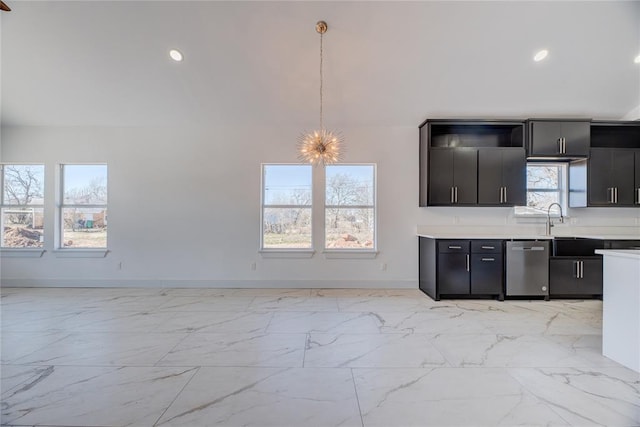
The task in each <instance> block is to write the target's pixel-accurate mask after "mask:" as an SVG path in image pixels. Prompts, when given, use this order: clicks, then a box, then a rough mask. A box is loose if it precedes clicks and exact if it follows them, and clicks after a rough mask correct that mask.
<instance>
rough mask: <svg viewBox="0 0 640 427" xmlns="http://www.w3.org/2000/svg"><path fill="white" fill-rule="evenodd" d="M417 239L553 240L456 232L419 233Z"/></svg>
mask: <svg viewBox="0 0 640 427" xmlns="http://www.w3.org/2000/svg"><path fill="white" fill-rule="evenodd" d="M417 236H418V237H429V238H431V239H487V240H492V239H498V240H510V239H519V240H553V236H544V235H542V236H541V235H538V234H515V233H477V234H476V233H464V232H462V233H456V232H445V233H442V232H438V231H435V232H426V233H425V232H421V233H417Z"/></svg>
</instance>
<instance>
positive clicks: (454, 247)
mask: <svg viewBox="0 0 640 427" xmlns="http://www.w3.org/2000/svg"><path fill="white" fill-rule="evenodd" d="M449 249H462V246H453V245H450V246H449Z"/></svg>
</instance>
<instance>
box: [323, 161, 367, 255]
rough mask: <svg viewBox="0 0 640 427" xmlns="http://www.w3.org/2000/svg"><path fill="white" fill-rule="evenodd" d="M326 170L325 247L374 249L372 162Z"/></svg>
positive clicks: (337, 166) (332, 167)
mask: <svg viewBox="0 0 640 427" xmlns="http://www.w3.org/2000/svg"><path fill="white" fill-rule="evenodd" d="M325 170H326V177H325V183H326V185H325V186H326V191H325V194H326V196H325V197H326V198H325V248H326V249H371V250H373V249H375V246H376V245H375V241H376V240H375V229H376V227H375V223H376V219H375V213H376V212H375V204H376V202H375V199H376V197H375V194H376V191H375V165H333V166H327V167H326V169H325Z"/></svg>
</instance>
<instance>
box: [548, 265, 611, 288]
mask: <svg viewBox="0 0 640 427" xmlns="http://www.w3.org/2000/svg"><path fill="white" fill-rule="evenodd" d="M549 294H550V296H551V297H585V296H594V295H596V296H600V295H602V257H599V256H597V257H576V258H571V257H567V258H565V257H562V258H551V259H550V260H549Z"/></svg>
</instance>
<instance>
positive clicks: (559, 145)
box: [558, 138, 562, 153]
mask: <svg viewBox="0 0 640 427" xmlns="http://www.w3.org/2000/svg"><path fill="white" fill-rule="evenodd" d="M558 153H562V138H558Z"/></svg>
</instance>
